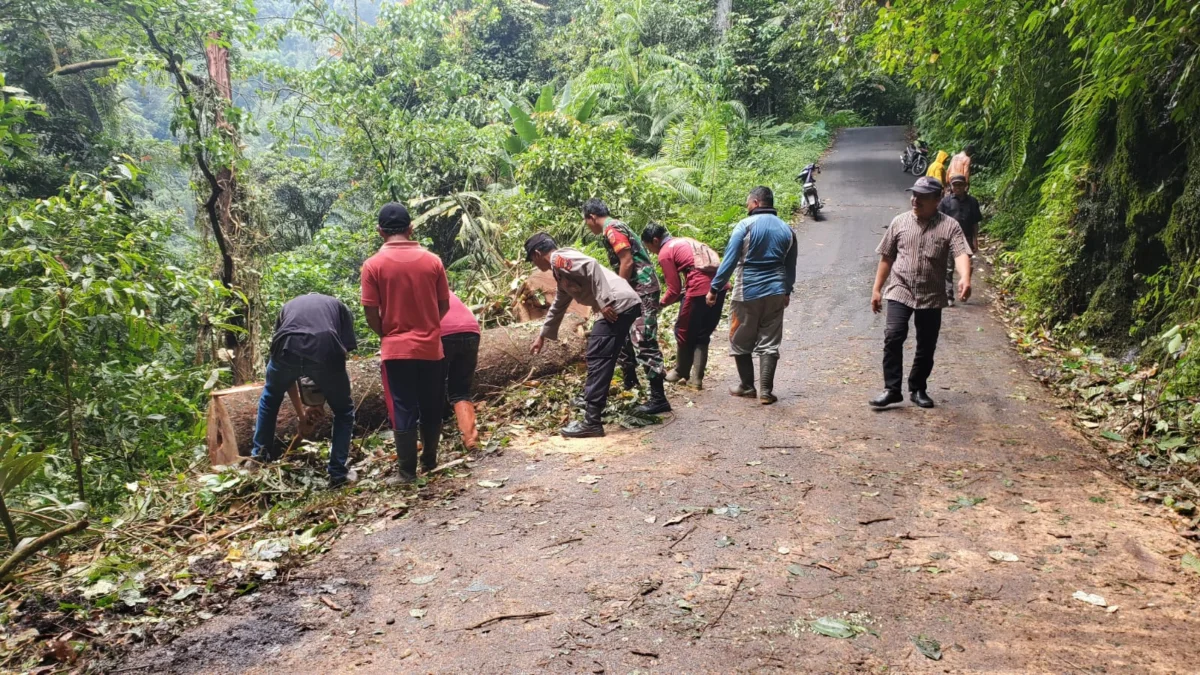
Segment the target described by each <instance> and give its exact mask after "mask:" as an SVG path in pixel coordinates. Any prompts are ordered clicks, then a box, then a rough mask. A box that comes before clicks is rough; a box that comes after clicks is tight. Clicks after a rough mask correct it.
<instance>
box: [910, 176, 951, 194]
mask: <svg viewBox="0 0 1200 675" xmlns="http://www.w3.org/2000/svg"><path fill="white" fill-rule="evenodd" d="M944 190H945V188H943V187H942V181H940V180H938V179H936V178H934V177H932V176H921V177H920V178H918V179H917V182H915V183H913V186H912V187H910V188H908V189H907V191H908V192H913V193H916V194H919V195H936V194H941V193H942V192H943V191H944Z"/></svg>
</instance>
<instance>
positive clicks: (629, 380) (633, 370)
mask: <svg viewBox="0 0 1200 675" xmlns="http://www.w3.org/2000/svg"><path fill="white" fill-rule="evenodd" d="M621 375H622V378H623V381H622V383H621V387H622V388H623V389H624V390H625V391H632V390H634V389H641V388H642V383H641V382H638V376H637V366H636V365H633V366H625V367H623V368H621Z"/></svg>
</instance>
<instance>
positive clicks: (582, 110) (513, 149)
mask: <svg viewBox="0 0 1200 675" xmlns="http://www.w3.org/2000/svg"><path fill="white" fill-rule="evenodd" d="M599 101H600V95H599V94H598V93H595V92H593V93H592V94H590V95H588V96H584V97H582V98H580V97H578V96H576V95H575V93H574V91H573V90H572V87H571V83H570V82H568V83H567V85H566V86H565V87H563V89H562V91H561V92H558V93H557V94H556V93H555V91H554V85H552V84H547V85H545V86H543V87H542V91H541V93H540V94H539V95H538V97H537V101H535V102H534V104H533V107H532V108H531V109H528V110H527V109H526V108H527V107H528V106H524V107H523V106H522V105H521V104H520V103H516V102H513V101H510V100H508V99H506V98H503V97H501V99H500V103H501V105H503V106H504V109H505V110H507V111H508V116H509V117H511V118H512V122H513V128H514V130H515V131H516V133H514V134H513V135H511V136H509V137H508V138H506V139H505V140H504V149H505V150H507V151H508V154H509V155H519V154H521V153H522V152H525V150H526V149H528V148H529V146H531V145H533V144H534V143H536V142H537V140H538V139H539V138H541V133H540V132H539V131H538V129H537V125H536V124H535V123H534V121H533V115H537V114H541V113H549V112H557V113H558V114H559V115H562V116H564V117H570V118H572V119H574V120H575V121H576V122H579V123H580V124H586V123H587V121H588V120H589V119H591V117H592V113H594V112H595V111H596V104H597V103H599ZM572 110H573V111H574V112H572Z"/></svg>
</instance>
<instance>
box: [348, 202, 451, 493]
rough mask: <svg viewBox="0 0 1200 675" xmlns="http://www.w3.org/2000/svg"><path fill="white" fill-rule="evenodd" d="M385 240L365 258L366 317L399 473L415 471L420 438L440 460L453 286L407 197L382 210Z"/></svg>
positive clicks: (410, 476)
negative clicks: (387, 399) (415, 228)
mask: <svg viewBox="0 0 1200 675" xmlns="http://www.w3.org/2000/svg"><path fill="white" fill-rule="evenodd" d="M379 236H380V237H381V238H382V239H383V246H382V247H380V249H379V252H378V253H376V254H375V255H373V256H371V257H370V258H368V259H367V261H366V262H364V263H363V266H362V304H363V311H364V313H365V314H366V316H367V325H368V326H370V327H371V330H372V331H374V332H375V334H376V335H378V336H379V337H380V349H379V350H380V358H381V359H382V360H383V369H384V373H385V375H384V376H385V377H386V378H387V380H388V391H389V393H390V394H391V398H392V401H391V413H392V429H393V431H394V433H395V439H396V458H397V461H398V464H399V466H398V469H399V472H398V478H399V480H400V481H401V482H404V483H411V482H414V481H415V480H416V479H417V441H418V437H419V440H420V441H421V443H422V444H423V445H422V448H421V457H420V459H421V468H422V469H424V470H425V472H426V473H429V472H432V471H433V470H434V469H435V468H436V467H437V450H438V442H439V441H440V440H441V433H442V404H443V403H444V401H445V396H446V376H445V373H444V370H443V364H442V358H443V357H444V356H445V354H444V352H443V350H442V317H444V316H446V312H448V311H450V286H449V284H448V282H447V280H446V268H445V267H443V266H442V259H441V258H439V257H437V256H436V255H434V254H433V253H430V252H429V251H426V250H425V249H424V248H422V247H421V245H420V244H419V243H418V242H417V240H416V239H415V238H414V237H413V234H412V218H410V217H409V214H408V209H406V208H404V205H403V204H397V203H394V202H393V203H391V204H387V205H386V206H384V207H383V208H382V209H380V211H379Z"/></svg>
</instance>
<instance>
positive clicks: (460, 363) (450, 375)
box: [442, 333, 479, 406]
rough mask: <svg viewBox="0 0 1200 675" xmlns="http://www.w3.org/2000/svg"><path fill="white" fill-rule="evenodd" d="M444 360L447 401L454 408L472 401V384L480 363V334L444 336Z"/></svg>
mask: <svg viewBox="0 0 1200 675" xmlns="http://www.w3.org/2000/svg"><path fill="white" fill-rule="evenodd" d="M442 352H443V353H444V354H445V358H444V359H442V364H443V367H444V368H445V370H446V401H447V402H448V403H449V404H450V405H451V406H453V405H454V404H455V403H458V402H460V401H470V400H471V383H472V382H473V381H474V380H475V366H476V365H478V363H479V333H454V334H453V335H443V336H442Z"/></svg>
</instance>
